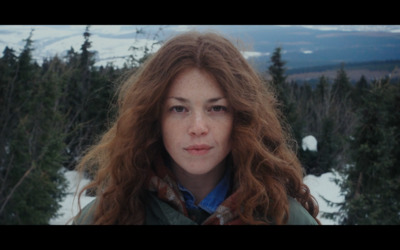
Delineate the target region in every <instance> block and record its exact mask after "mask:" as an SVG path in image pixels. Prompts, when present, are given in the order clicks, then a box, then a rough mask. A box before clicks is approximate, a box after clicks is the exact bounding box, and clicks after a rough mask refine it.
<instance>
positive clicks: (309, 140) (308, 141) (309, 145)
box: [301, 135, 318, 152]
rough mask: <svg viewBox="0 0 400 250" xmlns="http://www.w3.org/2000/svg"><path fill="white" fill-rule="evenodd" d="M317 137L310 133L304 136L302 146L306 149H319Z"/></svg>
mask: <svg viewBox="0 0 400 250" xmlns="http://www.w3.org/2000/svg"><path fill="white" fill-rule="evenodd" d="M317 145H318V142H317V139H315V137H314V136H312V135H308V136H306V137H304V138H303V140H302V142H301V147H302V148H303V150H304V151H306V150H310V151H315V152H316V151H317Z"/></svg>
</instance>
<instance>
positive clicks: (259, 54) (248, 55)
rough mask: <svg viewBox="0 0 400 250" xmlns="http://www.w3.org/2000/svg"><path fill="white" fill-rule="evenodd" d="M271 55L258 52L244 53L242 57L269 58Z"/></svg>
mask: <svg viewBox="0 0 400 250" xmlns="http://www.w3.org/2000/svg"><path fill="white" fill-rule="evenodd" d="M270 54H271V53H269V52H266V53H262V52H258V51H242V55H243V56H244V58H246V59H249V58H250V57H260V56H269V55H270Z"/></svg>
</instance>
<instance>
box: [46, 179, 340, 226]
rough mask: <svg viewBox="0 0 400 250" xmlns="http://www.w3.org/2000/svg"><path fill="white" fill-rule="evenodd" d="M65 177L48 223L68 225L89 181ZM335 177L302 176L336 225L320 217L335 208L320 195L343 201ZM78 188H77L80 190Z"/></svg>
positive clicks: (324, 223)
mask: <svg viewBox="0 0 400 250" xmlns="http://www.w3.org/2000/svg"><path fill="white" fill-rule="evenodd" d="M65 177H66V179H67V181H68V183H69V188H68V195H67V196H66V197H65V199H64V200H63V201H62V202H61V208H60V210H59V213H60V214H61V216H59V217H58V218H56V219H52V220H50V222H49V224H50V225H70V224H71V221H69V220H70V219H71V218H72V217H73V216H75V215H76V214H77V213H78V211H79V209H78V201H77V198H76V197H77V196H76V197H75V192H76V190H77V188H78V184H79V188H80V189H81V188H82V187H83V186H85V185H86V184H87V183H88V182H89V181H88V180H87V179H83V180H82V181H81V182H80V183H79V175H78V174H77V172H76V171H65ZM335 177H337V174H336V173H334V172H328V173H325V174H322V175H321V176H319V177H316V176H314V175H307V176H306V177H305V178H304V182H305V184H306V185H308V186H309V188H310V190H311V194H312V195H313V196H314V197H315V198H316V200H317V201H318V204H319V206H320V214H319V216H318V219H320V221H321V223H322V224H323V225H337V224H338V223H337V222H335V221H332V220H329V219H324V218H321V215H322V212H334V211H336V210H337V209H336V208H332V207H329V206H328V205H327V204H326V202H325V201H324V200H323V199H322V198H321V196H323V197H325V198H326V199H328V200H330V201H333V202H341V201H343V197H342V196H341V195H340V189H339V187H338V186H337V185H336V184H335V183H334V181H333V179H334V178H335ZM80 189H79V190H80ZM92 200H93V197H88V196H85V195H82V197H81V206H82V207H84V206H85V205H86V204H88V203H89V202H90V201H92Z"/></svg>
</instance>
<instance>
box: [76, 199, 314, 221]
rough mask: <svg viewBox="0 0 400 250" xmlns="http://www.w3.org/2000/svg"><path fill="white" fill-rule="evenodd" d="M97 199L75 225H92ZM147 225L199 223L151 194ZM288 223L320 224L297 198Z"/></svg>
mask: <svg viewBox="0 0 400 250" xmlns="http://www.w3.org/2000/svg"><path fill="white" fill-rule="evenodd" d="M95 204H96V199H94V200H93V201H92V202H90V203H89V204H87V205H86V206H85V207H84V208H83V209H82V212H81V214H80V215H79V216H78V217H77V218H75V219H74V221H73V225H90V224H91V223H92V221H93V212H94V208H95ZM145 224H146V225H198V224H197V223H196V222H194V221H192V220H191V219H190V218H188V217H186V216H185V215H183V214H182V213H180V212H179V211H177V210H175V209H174V208H172V207H171V206H170V205H168V204H167V203H165V202H163V201H161V200H160V199H158V198H157V197H156V196H154V195H152V194H150V195H149V199H148V203H147V206H146V219H145ZM287 224H288V225H318V223H317V222H316V220H315V219H314V218H313V217H312V216H311V215H310V214H309V213H308V212H307V210H306V209H305V208H304V207H303V206H302V205H301V204H300V203H299V202H297V201H296V200H295V199H293V198H289V221H288V223H287Z"/></svg>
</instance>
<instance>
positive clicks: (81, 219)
mask: <svg viewBox="0 0 400 250" xmlns="http://www.w3.org/2000/svg"><path fill="white" fill-rule="evenodd" d="M96 204H97V199H96V198H95V199H93V200H92V201H91V202H89V203H88V204H87V205H86V206H84V207H83V209H82V210H81V212H80V213H79V214H78V215H77V216H76V217H75V218H74V220H73V222H72V225H90V224H92V223H93V218H94V211H95V208H96Z"/></svg>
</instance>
